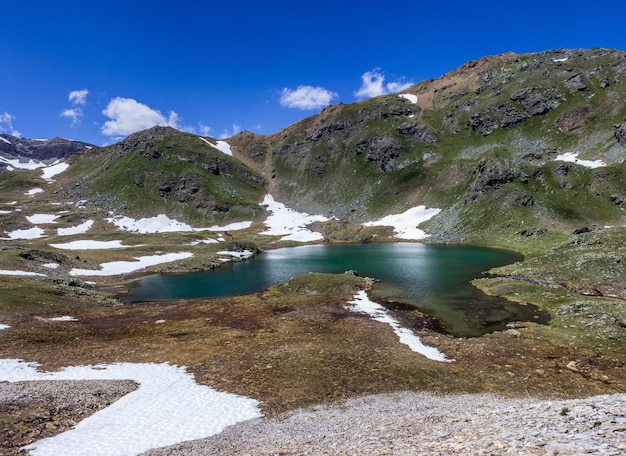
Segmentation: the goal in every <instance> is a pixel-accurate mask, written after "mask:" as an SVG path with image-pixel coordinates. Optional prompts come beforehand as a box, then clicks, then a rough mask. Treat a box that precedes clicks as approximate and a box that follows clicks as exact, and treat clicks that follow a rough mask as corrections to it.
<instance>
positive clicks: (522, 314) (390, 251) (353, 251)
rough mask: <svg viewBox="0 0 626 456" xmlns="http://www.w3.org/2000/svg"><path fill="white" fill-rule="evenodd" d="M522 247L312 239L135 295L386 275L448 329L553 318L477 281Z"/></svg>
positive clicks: (180, 295) (379, 289)
mask: <svg viewBox="0 0 626 456" xmlns="http://www.w3.org/2000/svg"><path fill="white" fill-rule="evenodd" d="M521 258H522V257H521V256H520V255H519V254H516V253H514V252H509V251H503V250H495V249H485V248H477V247H467V246H442V245H427V244H417V243H385V244H341V245H309V246H301V247H291V248H283V249H277V250H268V251H265V252H263V253H261V254H260V255H257V256H256V257H254V258H251V259H249V260H246V261H243V262H237V263H231V264H227V265H224V267H222V268H220V269H217V270H215V271H206V272H194V273H186V274H156V275H150V276H146V277H142V278H140V279H138V280H137V281H136V283H135V284H134V286H132V288H131V289H130V290H129V294H128V298H127V301H151V300H167V299H184V298H201V297H219V296H233V295H242V294H248V293H253V292H255V291H260V290H263V289H266V288H268V287H270V286H271V285H275V284H277V283H281V282H286V281H287V280H289V279H290V278H291V277H294V276H296V275H300V274H306V273H308V272H324V273H343V272H345V271H347V270H350V269H354V270H357V271H358V272H359V274H360V275H361V276H369V277H373V278H376V279H380V280H381V281H382V283H381V285H377V286H376V287H375V294H376V297H377V299H379V300H380V299H383V300H386V301H393V302H402V303H406V304H410V305H412V306H415V307H417V308H418V309H420V310H421V311H423V312H424V313H427V314H429V315H431V316H433V317H435V318H437V319H438V320H439V322H440V323H441V326H442V328H443V329H444V330H445V332H448V333H450V334H454V335H457V336H477V335H480V334H484V333H487V332H490V331H493V330H500V329H505V328H506V323H508V322H510V321H516V320H518V321H520V320H521V321H536V322H542V323H545V322H547V315H546V314H542V313H540V312H539V311H538V310H537V308H536V307H535V306H529V305H519V304H516V303H512V302H509V301H507V300H505V299H502V298H496V297H490V296H486V295H485V294H484V293H482V292H481V291H480V290H478V289H476V288H475V287H473V286H472V285H471V284H470V283H469V282H470V281H471V280H472V279H475V278H478V277H480V276H481V275H482V274H481V273H482V272H483V271H485V270H488V269H490V268H492V267H496V266H501V265H504V264H509V263H513V262H515V261H519V260H521Z"/></svg>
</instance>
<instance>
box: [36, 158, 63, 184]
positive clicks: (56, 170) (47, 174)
mask: <svg viewBox="0 0 626 456" xmlns="http://www.w3.org/2000/svg"><path fill="white" fill-rule="evenodd" d="M69 167H70V165H69V164H67V163H65V162H60V163H55V164H54V165H52V166H48V167H46V168H44V169H42V170H41V177H43V178H44V179H45V180H47V181H48V182H53V180H52V178H53V177H54V176H56V175H57V174H61V173H62V172H63V171H65V170H66V169H67V168H69Z"/></svg>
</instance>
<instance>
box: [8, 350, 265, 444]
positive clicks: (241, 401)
mask: <svg viewBox="0 0 626 456" xmlns="http://www.w3.org/2000/svg"><path fill="white" fill-rule="evenodd" d="M37 366H38V364H36V363H27V362H24V361H21V360H17V359H4V360H0V381H9V382H18V381H37V380H134V381H135V382H137V383H138V384H139V388H138V389H136V390H135V391H133V392H131V393H129V394H127V395H125V396H123V397H122V398H120V399H118V400H117V401H116V402H114V403H113V404H111V405H110V406H109V407H107V408H105V409H103V410H100V411H98V412H96V413H94V414H93V415H91V416H90V417H88V418H85V419H84V420H82V421H81V422H79V423H78V424H77V425H76V426H74V427H73V428H72V429H71V430H69V431H66V432H63V433H61V434H59V435H56V436H54V437H49V438H46V439H42V440H39V441H36V442H34V443H32V444H30V445H28V446H26V447H24V449H25V450H27V451H30V454H31V455H32V456H41V455H58V454H63V455H64V456H77V455H86V454H88V455H90V456H100V455H103V456H104V455H106V456H108V455H112V454H116V455H128V456H130V455H138V454H140V453H143V452H145V451H148V450H150V449H153V448H161V447H165V446H170V445H174V444H177V443H180V442H185V441H188V440H196V439H202V438H206V437H210V436H212V435H215V434H219V433H220V432H222V431H223V430H224V428H226V427H227V426H231V425H233V424H236V423H239V422H241V421H246V420H249V419H252V418H258V417H260V416H262V415H261V412H260V409H259V403H258V401H256V400H254V399H250V398H247V397H245V396H239V395H235V394H230V393H224V392H219V391H216V390H214V389H212V388H209V387H208V386H204V385H198V384H197V383H196V382H195V379H194V376H193V374H190V373H188V372H187V371H186V370H185V368H183V367H178V366H172V365H170V364H167V363H163V364H156V363H146V364H133V363H116V364H108V365H102V364H100V365H96V366H69V367H66V368H64V369H62V370H60V371H57V372H40V371H38V370H37Z"/></svg>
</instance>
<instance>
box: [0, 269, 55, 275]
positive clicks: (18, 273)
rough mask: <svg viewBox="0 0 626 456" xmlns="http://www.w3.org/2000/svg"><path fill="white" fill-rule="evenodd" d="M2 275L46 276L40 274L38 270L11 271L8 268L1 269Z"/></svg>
mask: <svg viewBox="0 0 626 456" xmlns="http://www.w3.org/2000/svg"><path fill="white" fill-rule="evenodd" d="M0 275H14V276H41V277H45V276H46V275H45V274H39V273H38V272H29V271H10V270H8V269H0Z"/></svg>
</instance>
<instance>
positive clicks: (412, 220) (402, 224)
mask: <svg viewBox="0 0 626 456" xmlns="http://www.w3.org/2000/svg"><path fill="white" fill-rule="evenodd" d="M439 212H441V209H437V208H430V209H426V206H417V207H413V208H411V209H409V210H408V211H406V212H403V213H402V214H391V215H388V216H386V217H383V218H381V219H380V220H376V221H374V222H367V223H364V224H363V225H365V226H393V228H394V229H393V232H394V233H395V237H397V238H399V239H412V240H418V239H424V238H425V237H427V236H428V235H427V234H426V233H424V231H422V230H420V229H419V228H417V225H419V224H420V223H423V222H425V221H427V220H430V219H431V218H433V217H434V216H435V215H437V214H438V213H439Z"/></svg>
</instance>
